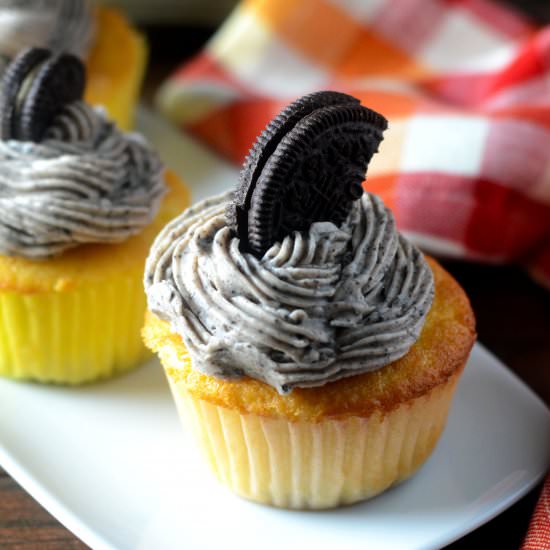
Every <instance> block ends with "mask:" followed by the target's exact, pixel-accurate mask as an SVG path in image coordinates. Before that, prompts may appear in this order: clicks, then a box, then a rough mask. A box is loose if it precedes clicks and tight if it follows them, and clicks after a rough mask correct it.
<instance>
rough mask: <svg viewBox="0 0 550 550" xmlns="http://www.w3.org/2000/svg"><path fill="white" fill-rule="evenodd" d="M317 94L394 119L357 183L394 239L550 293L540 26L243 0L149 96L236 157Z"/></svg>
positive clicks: (326, 3)
mask: <svg viewBox="0 0 550 550" xmlns="http://www.w3.org/2000/svg"><path fill="white" fill-rule="evenodd" d="M321 89H333V90H340V91H344V92H347V93H350V94H352V95H355V96H357V97H359V98H360V99H361V101H362V102H363V104H365V105H367V106H369V107H372V108H373V109H375V110H377V111H380V112H381V113H382V114H384V115H385V116H386V117H387V118H388V119H389V122H390V127H389V130H388V131H387V132H386V134H385V139H384V141H383V143H382V145H381V147H380V153H379V154H378V155H376V156H375V157H374V159H373V161H372V163H371V166H370V167H369V176H368V179H367V182H366V189H368V190H369V191H373V192H375V193H378V194H380V195H381V196H382V198H383V199H384V200H385V202H386V204H388V206H390V207H391V208H392V209H393V211H394V213H395V215H396V218H397V222H398V224H399V226H400V229H401V230H404V231H405V232H406V233H408V235H409V236H412V237H413V238H414V239H415V240H416V242H417V243H419V244H420V245H421V246H423V247H424V248H425V249H427V250H428V251H430V252H432V253H435V254H440V255H446V256H454V257H459V258H468V259H475V260H485V261H490V262H521V263H522V264H523V265H525V266H526V267H527V268H528V269H529V270H530V272H531V273H532V274H533V275H534V276H535V277H536V278H537V279H538V280H539V281H541V282H542V283H544V284H548V285H549V286H550V154H549V152H550V28H542V29H538V28H536V27H534V26H532V25H531V24H530V23H528V22H527V21H526V20H524V19H522V18H521V17H520V16H519V15H517V14H515V13H513V12H511V11H509V10H508V9H505V8H504V7H502V6H499V5H497V4H494V3H492V2H490V1H488V0H247V1H243V2H242V3H241V4H240V5H239V6H238V7H237V8H236V10H235V11H234V13H233V14H232V15H231V16H230V17H229V19H228V20H227V21H226V22H225V24H224V25H223V26H222V27H221V28H220V30H219V31H218V33H217V34H216V35H215V36H214V38H213V39H212V40H211V41H210V42H209V44H208V45H207V46H206V48H205V49H204V51H203V52H202V53H200V54H199V55H198V56H197V57H196V58H195V59H193V60H192V61H191V62H190V63H188V64H186V65H184V66H183V67H181V69H179V70H178V71H177V72H176V73H175V74H174V75H173V76H172V77H171V78H169V79H168V81H167V82H166V83H165V84H164V85H163V86H162V88H161V89H160V91H159V93H158V97H157V100H158V106H159V107H160V109H161V111H162V112H164V113H165V114H166V115H167V116H168V117H169V118H170V119H172V120H173V121H174V122H175V123H176V124H177V125H179V126H180V127H181V128H183V129H185V130H186V131H189V132H191V133H192V134H194V135H195V136H197V137H198V138H200V139H201V140H203V141H204V142H206V143H207V144H209V145H210V146H211V147H212V148H214V149H215V150H217V151H218V152H219V153H220V154H221V155H223V156H225V157H228V158H229V159H231V160H232V161H234V162H235V163H240V162H241V161H242V160H243V158H244V156H245V154H246V153H247V151H248V149H249V147H250V146H251V144H252V142H253V141H254V139H255V137H256V135H257V134H258V133H259V132H260V131H261V130H262V129H263V127H264V126H265V124H266V123H267V122H268V121H269V119H271V118H272V117H273V116H274V115H275V114H277V113H278V112H279V111H280V110H281V108H282V107H284V106H285V105H286V104H288V103H289V102H290V101H292V100H294V99H295V98H297V97H298V96H301V95H303V94H306V93H309V92H312V91H315V90H321Z"/></svg>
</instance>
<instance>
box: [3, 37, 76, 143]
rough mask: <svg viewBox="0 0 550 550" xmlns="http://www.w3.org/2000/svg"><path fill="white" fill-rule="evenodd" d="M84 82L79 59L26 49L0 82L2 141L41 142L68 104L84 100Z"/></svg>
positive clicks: (38, 49)
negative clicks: (53, 121)
mask: <svg viewBox="0 0 550 550" xmlns="http://www.w3.org/2000/svg"><path fill="white" fill-rule="evenodd" d="M85 82H86V74H85V69H84V65H83V64H82V62H81V61H80V59H78V57H75V56H74V55H71V54H52V53H51V52H50V51H49V50H46V49H43V48H29V49H27V50H24V51H23V52H21V53H20V54H19V55H18V56H17V57H16V58H15V59H14V60H13V61H12V63H11V64H10V65H9V66H8V68H7V69H6V71H5V72H4V75H3V77H2V81H1V83H0V86H1V88H0V133H1V135H0V138H1V139H3V140H6V139H18V140H21V141H35V142H37V141H40V140H41V139H42V137H43V135H44V133H45V131H46V130H47V128H48V127H49V125H50V124H51V122H52V120H53V119H54V118H55V116H56V115H57V114H58V113H59V112H60V111H61V110H62V109H63V108H64V107H65V105H67V104H68V103H71V102H73V101H77V100H79V99H81V98H82V96H83V93H84V86H85Z"/></svg>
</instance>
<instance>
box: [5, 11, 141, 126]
mask: <svg viewBox="0 0 550 550" xmlns="http://www.w3.org/2000/svg"><path fill="white" fill-rule="evenodd" d="M29 47H43V48H47V49H50V50H52V51H54V52H57V53H59V52H66V53H71V54H73V55H76V56H78V57H79V58H80V59H81V60H82V61H83V62H84V63H86V65H87V68H88V80H87V85H86V91H85V99H86V101H87V102H88V103H91V104H93V105H103V106H104V107H105V108H106V109H107V112H108V113H109V116H110V117H111V118H112V119H113V120H114V121H115V122H116V123H117V124H118V126H119V127H120V128H123V129H128V128H130V127H131V125H132V118H133V112H134V107H135V104H136V101H137V99H138V94H139V88H140V85H141V81H142V78H143V73H144V70H145V64H146V58H147V51H146V45H145V41H144V39H143V37H142V36H141V35H140V34H139V33H138V32H137V31H136V30H135V29H134V28H133V27H132V26H131V25H130V23H129V22H128V20H127V19H126V18H125V17H124V16H123V15H122V14H121V13H120V12H118V11H117V10H115V9H113V8H107V7H104V6H97V7H96V6H95V5H94V3H93V2H92V1H90V0H49V1H48V2H43V1H41V0H32V1H29V0H27V1H26V2H13V1H2V0H0V67H1V66H2V65H4V66H6V65H7V63H9V61H10V60H11V59H13V58H14V57H15V56H16V55H17V54H18V53H19V52H20V51H22V50H24V49H27V48H29Z"/></svg>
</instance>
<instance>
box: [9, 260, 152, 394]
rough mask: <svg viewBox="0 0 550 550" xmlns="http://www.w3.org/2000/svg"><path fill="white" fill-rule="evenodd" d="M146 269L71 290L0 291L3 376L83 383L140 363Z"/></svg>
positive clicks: (142, 351)
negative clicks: (144, 271) (143, 272)
mask: <svg viewBox="0 0 550 550" xmlns="http://www.w3.org/2000/svg"><path fill="white" fill-rule="evenodd" d="M141 277H142V271H141V269H139V270H136V272H135V274H126V275H124V276H122V275H121V276H118V277H111V278H109V279H107V280H98V281H96V282H86V283H84V284H82V285H79V286H78V287H76V288H73V289H71V290H67V291H62V292H56V291H49V292H36V293H28V294H25V293H17V292H10V291H0V319H1V321H0V375H2V376H7V377H11V378H23V379H31V380H37V381H40V382H56V383H65V384H80V383H83V382H89V381H93V380H97V379H100V378H106V377H108V376H111V375H113V374H115V373H117V372H122V371H125V370H128V369H130V368H132V367H134V366H136V365H137V364H139V363H140V362H141V361H142V360H143V359H144V358H145V357H146V356H147V355H148V353H149V352H148V351H147V350H146V349H145V347H144V345H143V343H142V340H141V337H140V330H141V325H142V323H143V313H144V311H145V306H146V304H145V296H144V292H143V287H142V282H141Z"/></svg>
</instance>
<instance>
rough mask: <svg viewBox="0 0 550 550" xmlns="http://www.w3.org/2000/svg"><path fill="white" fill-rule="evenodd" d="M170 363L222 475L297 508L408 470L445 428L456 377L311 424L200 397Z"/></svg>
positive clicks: (372, 488)
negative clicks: (405, 397) (373, 408)
mask: <svg viewBox="0 0 550 550" xmlns="http://www.w3.org/2000/svg"><path fill="white" fill-rule="evenodd" d="M165 367H166V370H167V375H168V380H169V383H170V387H171V389H172V393H173V396H174V399H175V402H176V405H177V408H178V412H179V414H180V417H181V419H182V421H183V423H184V425H185V426H186V427H187V428H188V429H189V430H190V431H191V432H192V433H193V434H194V436H195V439H196V440H197V441H198V443H199V446H200V447H201V449H202V451H203V454H204V455H205V456H206V458H207V461H208V464H209V465H210V467H211V469H212V470H213V472H214V473H215V475H216V476H217V478H218V479H219V480H220V481H221V482H222V483H223V484H224V485H226V486H228V487H229V488H230V489H232V490H233V491H234V492H235V493H237V494H238V495H240V496H242V497H244V498H247V499H250V500H253V501H256V502H261V503H264V504H269V505H274V506H278V507H284V508H298V509H322V508H332V507H335V506H339V505H342V504H351V503H354V502H357V501H360V500H364V499H367V498H370V497H373V496H374V495H376V494H378V493H381V492H382V491H384V490H385V489H387V488H388V487H389V486H391V485H393V484H395V483H398V482H399V481H402V480H404V479H406V478H407V477H409V476H411V475H412V474H413V473H414V472H415V471H416V470H417V469H418V468H419V467H420V465H422V464H423V463H424V462H425V460H426V459H427V458H428V457H429V455H430V453H431V452H432V450H433V448H434V447H435V444H436V443H437V440H438V438H439V436H440V435H441V432H442V431H443V428H444V427H445V422H446V419H447V413H448V410H449V405H450V403H451V398H452V395H453V392H454V388H455V385H456V381H457V379H458V376H459V373H458V374H456V375H454V376H453V377H451V378H450V379H449V380H448V381H447V382H445V383H444V384H441V385H440V386H437V387H436V388H434V389H432V390H431V391H430V392H429V393H427V394H426V395H424V396H421V397H418V398H416V399H414V400H412V401H409V402H407V403H404V404H402V405H400V406H398V407H397V408H396V409H394V410H392V411H390V412H387V413H383V412H375V413H373V414H371V415H370V416H369V417H368V418H363V417H357V416H353V417H348V418H344V419H326V420H322V421H320V422H317V423H314V422H290V421H288V420H286V419H284V418H266V417H261V416H258V415H253V414H241V413H240V412H237V411H233V410H229V409H227V408H224V407H220V406H217V405H214V404H211V403H208V402H206V401H204V400H200V399H198V398H196V397H194V396H193V395H191V394H190V393H189V392H188V391H187V390H186V389H185V385H184V383H182V382H174V381H173V380H172V378H171V377H170V374H169V372H168V371H169V367H168V366H167V365H165Z"/></svg>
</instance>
